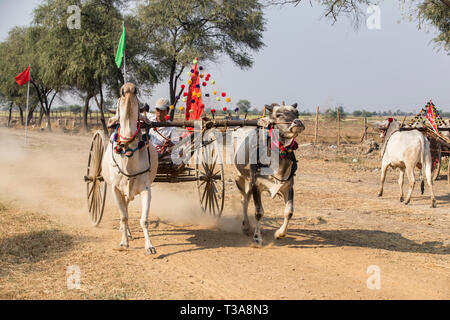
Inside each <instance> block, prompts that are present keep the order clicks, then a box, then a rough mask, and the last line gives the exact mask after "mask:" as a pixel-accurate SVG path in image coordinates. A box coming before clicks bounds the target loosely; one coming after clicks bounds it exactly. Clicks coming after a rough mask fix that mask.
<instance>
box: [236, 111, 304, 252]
mask: <svg viewBox="0 0 450 320" xmlns="http://www.w3.org/2000/svg"><path fill="white" fill-rule="evenodd" d="M266 110H267V111H269V112H270V115H269V117H268V118H265V119H263V121H262V122H264V126H267V129H268V130H269V131H270V132H271V133H273V132H275V131H274V130H273V129H276V130H278V131H279V136H277V137H276V136H275V135H272V138H271V147H273V146H274V145H275V149H280V150H282V151H284V153H283V154H280V153H278V152H277V153H275V152H274V153H273V154H274V155H275V156H276V157H277V158H278V159H277V160H278V161H279V166H278V168H274V169H275V170H274V171H273V174H265V173H264V171H265V170H264V169H267V168H264V166H262V165H261V164H260V163H259V162H258V161H254V160H257V159H258V157H257V156H256V155H255V153H258V152H259V148H262V147H264V146H261V145H259V146H258V145H257V142H256V141H254V143H252V141H251V139H250V138H249V137H250V136H252V135H255V131H256V130H258V129H254V128H242V129H238V130H237V131H236V134H235V136H236V137H238V141H237V143H236V151H235V152H236V155H235V157H234V166H235V169H236V172H237V176H236V178H235V181H236V185H237V187H238V189H239V191H240V192H241V195H242V209H243V222H242V227H243V232H244V233H245V234H247V235H250V224H249V220H248V216H247V211H248V204H249V201H250V199H251V198H252V197H253V201H254V204H255V210H256V212H255V217H256V227H255V232H254V236H253V240H254V242H255V243H256V244H257V245H259V246H260V245H262V242H263V240H262V236H261V228H260V222H261V219H262V217H263V215H264V209H263V207H262V202H261V192H262V191H269V192H270V195H271V197H272V198H274V197H275V196H276V195H277V194H278V195H281V196H282V197H283V199H284V202H285V209H284V223H283V225H282V226H281V227H280V228H279V229H278V230H277V231H276V232H275V238H276V239H281V238H284V237H285V236H286V233H287V228H288V224H289V220H290V219H291V218H292V215H293V212H294V175H295V170H296V169H297V161H296V159H295V156H294V151H295V149H296V146H297V144H296V142H295V138H296V137H297V135H298V134H300V133H301V132H302V131H303V130H305V127H304V125H303V123H302V122H301V121H300V120H299V119H298V116H299V114H298V110H297V104H294V105H292V106H278V105H276V104H272V105H271V106H266ZM271 129H272V130H271ZM269 131H266V133H267V132H269ZM246 141H247V142H246ZM267 141H268V140H267ZM266 147H267V146H266ZM264 150H267V149H264ZM242 154H244V155H245V156H244V157H242ZM251 160H252V161H251ZM278 161H277V162H278ZM255 162H256V163H255Z"/></svg>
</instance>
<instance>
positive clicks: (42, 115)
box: [39, 106, 44, 128]
mask: <svg viewBox="0 0 450 320" xmlns="http://www.w3.org/2000/svg"><path fill="white" fill-rule="evenodd" d="M43 117H44V108H43V107H42V106H41V110H40V111H39V128H40V127H41V126H42V118H43Z"/></svg>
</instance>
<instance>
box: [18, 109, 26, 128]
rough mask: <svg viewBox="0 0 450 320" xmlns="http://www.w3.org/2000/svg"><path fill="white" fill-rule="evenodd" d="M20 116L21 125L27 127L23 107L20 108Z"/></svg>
mask: <svg viewBox="0 0 450 320" xmlns="http://www.w3.org/2000/svg"><path fill="white" fill-rule="evenodd" d="M19 115H20V124H21V125H25V123H24V121H23V111H22V108H21V107H19Z"/></svg>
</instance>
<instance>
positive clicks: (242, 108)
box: [236, 100, 252, 113]
mask: <svg viewBox="0 0 450 320" xmlns="http://www.w3.org/2000/svg"><path fill="white" fill-rule="evenodd" d="M236 106H237V107H238V108H239V112H241V113H247V112H249V111H250V109H251V108H252V104H251V103H250V101H248V100H239V101H238V102H237V103H236Z"/></svg>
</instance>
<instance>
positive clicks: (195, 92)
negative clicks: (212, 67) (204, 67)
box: [186, 64, 205, 120]
mask: <svg viewBox="0 0 450 320" xmlns="http://www.w3.org/2000/svg"><path fill="white" fill-rule="evenodd" d="M191 80H192V83H191V85H190V86H189V93H188V96H187V102H186V120H198V119H200V116H201V115H202V113H203V109H205V105H204V104H203V101H202V96H201V93H202V90H201V83H200V76H199V71H198V65H197V64H196V65H195V67H194V74H193V75H192V78H191ZM190 110H192V111H193V112H192V113H191V112H189V111H190Z"/></svg>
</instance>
